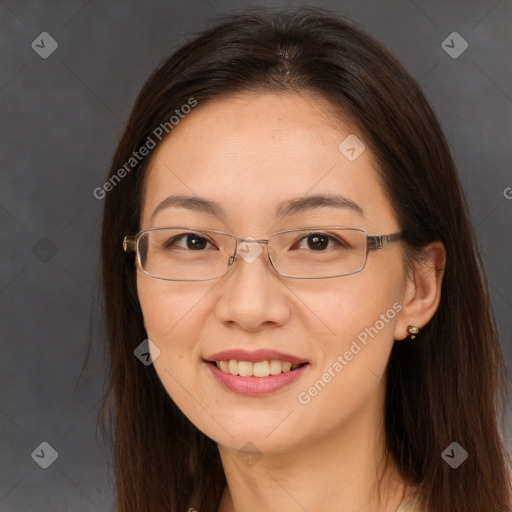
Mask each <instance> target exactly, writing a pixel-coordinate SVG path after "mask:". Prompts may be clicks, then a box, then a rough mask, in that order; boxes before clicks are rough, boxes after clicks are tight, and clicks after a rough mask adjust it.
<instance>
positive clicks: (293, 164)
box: [141, 93, 393, 228]
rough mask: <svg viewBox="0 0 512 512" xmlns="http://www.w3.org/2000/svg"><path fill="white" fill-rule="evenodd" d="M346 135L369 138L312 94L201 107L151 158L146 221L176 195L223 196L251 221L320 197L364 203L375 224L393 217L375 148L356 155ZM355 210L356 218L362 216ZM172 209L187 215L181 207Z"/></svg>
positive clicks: (229, 207)
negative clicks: (291, 201)
mask: <svg viewBox="0 0 512 512" xmlns="http://www.w3.org/2000/svg"><path fill="white" fill-rule="evenodd" d="M347 137H348V139H347ZM354 137H357V138H354ZM346 140H348V141H349V142H350V143H351V144H352V146H353V143H354V141H356V144H358V142H357V140H360V141H362V140H363V137H362V136H361V134H360V133H358V132H357V130H356V129H355V127H354V126H353V125H352V124H350V122H348V121H346V120H345V121H344V120H343V119H342V118H341V116H340V115H337V114H336V113H335V111H334V109H333V107H332V105H331V104H329V103H328V102H327V101H326V100H324V99H322V98H319V97H315V96H312V95H310V94H302V93H301V94H292V93H259V94H255V93H252V94H243V95H236V96H230V97H226V98H222V99H219V100H215V101H210V102H208V103H205V104H204V105H201V104H199V105H198V106H197V107H196V108H195V109H194V110H193V111H192V112H191V113H190V114H188V115H187V116H186V117H185V118H184V119H182V120H181V121H180V123H179V124H178V125H177V126H176V127H175V128H174V129H173V130H172V132H171V133H170V135H169V136H167V138H165V139H164V140H163V142H162V143H161V144H160V145H159V147H158V148H157V149H156V150H155V153H154V154H153V156H152V158H151V161H150V163H149V165H148V171H147V173H146V176H145V179H144V195H143V212H142V219H141V225H143V226H144V227H149V225H148V223H149V222H150V218H151V214H152V213H153V211H154V209H155V208H157V207H158V205H159V204H160V203H161V202H162V201H163V200H165V199H166V197H168V196H170V195H176V194H181V195H187V196H200V197H202V198H207V199H210V200H212V201H215V202H217V203H219V204H220V205H221V206H222V209H223V210H224V211H225V213H226V214H227V215H228V216H230V217H231V218H236V219H237V220H238V219H240V222H242V221H244V222H245V226H248V225H252V226H256V224H257V223H258V221H259V220H260V219H261V221H262V222H265V221H267V222H270V221H272V220H275V219H273V218H272V217H273V215H274V211H275V208H276V205H278V204H279V203H282V202H283V200H286V199H288V198H297V197H304V196H310V195H318V194H339V195H342V196H344V197H346V198H348V199H350V200H351V201H353V202H355V203H357V204H358V205H359V206H360V207H361V209H363V210H364V211H365V218H366V221H367V222H368V223H369V224H367V225H366V226H364V227H367V228H368V227H369V228H371V226H372V222H373V221H372V218H373V219H378V218H380V219H381V220H382V221H386V218H387V220H388V221H392V220H393V216H392V214H391V207H390V205H389V203H388V201H387V199H386V197H385V196H384V193H383V191H382V189H381V187H380V184H379V181H378V179H377V171H376V167H375V165H376V164H375V162H374V159H373V157H372V155H371V152H370V151H369V149H368V148H367V147H366V149H364V151H363V152H362V153H361V154H360V155H359V156H358V157H357V158H356V159H355V160H351V159H349V158H347V156H346V154H345V153H344V152H343V150H344V149H346V148H345V146H346V144H345V145H344V143H343V141H346ZM340 144H342V145H341V149H342V150H340ZM361 147H362V146H361ZM357 149H359V150H360V149H361V148H358V147H356V150H357ZM369 198H370V199H369ZM349 210H350V209H347V212H346V215H348V218H350V216H351V215H356V213H357V212H356V211H355V209H353V211H352V212H350V211H349ZM162 212H164V210H162ZM267 212H268V213H267ZM172 213H173V215H183V214H184V212H183V209H182V208H181V207H180V208H178V207H172ZM158 215H160V213H159V214H158ZM162 216H165V213H162ZM203 217H204V216H203ZM352 218H355V217H352ZM361 227H363V226H361Z"/></svg>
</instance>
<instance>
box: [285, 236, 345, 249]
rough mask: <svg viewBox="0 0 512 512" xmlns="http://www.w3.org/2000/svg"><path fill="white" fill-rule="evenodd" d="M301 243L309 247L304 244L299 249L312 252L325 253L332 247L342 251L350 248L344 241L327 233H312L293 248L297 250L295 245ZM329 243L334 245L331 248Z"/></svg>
mask: <svg viewBox="0 0 512 512" xmlns="http://www.w3.org/2000/svg"><path fill="white" fill-rule="evenodd" d="M301 241H305V242H306V244H307V247H304V246H303V244H300V245H301V246H299V247H298V248H299V249H310V250H312V251H323V250H325V249H328V248H332V247H338V248H341V249H343V248H345V249H349V248H350V246H349V244H348V243H347V242H345V241H344V240H343V239H341V238H339V237H334V236H331V235H328V234H327V233H310V234H308V235H307V236H305V237H302V238H301V239H300V240H298V241H297V242H296V243H295V244H294V246H293V248H295V245H297V244H298V243H299V242H301ZM329 242H332V244H333V245H331V246H329Z"/></svg>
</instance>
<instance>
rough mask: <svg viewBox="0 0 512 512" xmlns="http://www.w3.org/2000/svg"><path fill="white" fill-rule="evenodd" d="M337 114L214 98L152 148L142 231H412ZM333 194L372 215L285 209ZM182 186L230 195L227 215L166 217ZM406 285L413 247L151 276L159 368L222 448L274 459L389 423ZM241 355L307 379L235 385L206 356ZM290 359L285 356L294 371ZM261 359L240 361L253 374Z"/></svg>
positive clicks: (200, 193) (143, 293)
mask: <svg viewBox="0 0 512 512" xmlns="http://www.w3.org/2000/svg"><path fill="white" fill-rule="evenodd" d="M329 112H331V110H330V109H329V105H327V104H326V103H324V100H322V99H319V98H318V97H314V96H310V95H305V94H301V95H296V94H291V93H280V94H270V93H260V94H251V95H247V94H246V95H237V96H232V97H229V98H226V99H222V100H218V101H215V102H210V103H207V104H204V105H201V104H199V105H198V106H197V107H196V108H195V109H194V110H193V111H192V112H191V113H190V114H189V115H188V116H187V117H186V118H185V119H183V120H181V121H180V123H179V125H177V126H176V127H175V128H174V129H173V131H172V133H171V135H170V136H169V137H168V138H167V139H165V140H164V141H163V142H162V143H161V144H160V146H159V147H158V148H157V150H156V153H155V154H154V155H153V157H152V160H151V163H150V165H149V168H148V173H147V175H146V177H145V190H144V198H143V211H142V216H141V223H140V228H141V229H147V228H152V227H170V226H193V227H201V228H203V229H207V228H210V229H214V230H220V231H227V232H230V233H233V234H235V235H236V236H238V237H244V238H248V237H252V238H254V239H268V237H269V236H270V235H271V234H273V233H275V232H277V231H282V230H287V229H293V228H301V227H308V226H323V225H325V226H329V225H330V226H346V227H353V228H360V229H363V230H365V231H366V232H367V233H368V234H369V235H380V234H389V233H394V232H397V231H400V226H399V225H398V223H397V221H396V218H395V215H394V213H393V210H392V207H391V204H390V202H389V200H388V199H387V197H386V196H385V194H384V191H383V189H382V187H381V185H380V184H379V182H378V180H377V173H376V170H375V166H376V163H375V161H374V160H373V158H372V155H371V153H370V150H369V149H368V148H366V149H365V150H363V151H362V153H361V154H360V155H359V156H357V155H358V153H359V152H360V151H361V149H362V146H360V145H359V143H358V142H357V141H356V142H354V140H355V139H353V138H349V139H348V140H347V141H346V142H345V143H343V144H342V145H341V149H339V146H340V143H342V141H344V140H345V139H346V138H347V137H348V136H350V135H352V136H353V135H356V136H357V137H358V138H359V139H360V140H362V136H361V135H360V134H359V133H358V132H357V131H356V129H355V128H354V127H353V126H351V125H350V124H342V123H341V122H339V121H338V120H335V119H334V118H333V117H330V121H329V119H328V114H329ZM363 142H364V141H363ZM352 148H354V149H353V150H352ZM355 157H356V158H355ZM333 194H336V195H339V196H343V197H344V198H346V199H348V200H350V201H351V202H352V203H355V204H356V205H358V207H359V209H360V211H358V209H357V208H355V207H349V206H343V205H342V206H333V205H330V206H326V205H323V206H322V205H321V204H320V202H317V203H316V204H317V206H316V207H312V208H309V209H305V210H299V209H295V210H292V212H291V213H289V214H288V215H286V216H284V217H282V218H277V217H276V206H277V205H279V204H282V203H283V201H284V202H286V201H294V200H298V199H304V198H307V197H311V196H322V195H333ZM172 195H181V196H197V197H200V198H202V199H205V200H208V201H211V202H214V203H217V204H218V205H219V206H220V207H221V208H222V210H223V212H224V213H225V217H222V216H220V215H219V216H216V215H215V214H212V213H209V212H205V211H199V209H197V208H196V209H189V208H186V207H183V206H177V205H174V206H168V207H165V208H160V209H159V211H158V213H156V214H155V215H154V216H153V212H154V211H155V209H156V208H157V207H158V205H160V203H161V202H162V201H164V200H165V199H166V198H168V197H169V196H172ZM181 246H185V247H186V244H184V243H183V242H182V243H181ZM302 247H303V248H304V249H305V250H307V249H308V244H307V243H304V244H303V245H302ZM226 265H227V261H226ZM405 289H406V275H405V268H404V263H403V256H402V248H401V244H400V242H399V243H393V244H390V245H388V246H387V247H385V248H383V249H381V250H377V251H370V252H369V254H368V260H367V263H366V267H365V268H364V269H363V270H362V271H361V272H358V273H355V274H352V275H346V276H343V277H336V278H330V279H302V280H300V279H292V278H287V277H282V276H280V275H278V274H277V273H276V272H275V271H274V270H273V268H272V267H271V265H270V263H269V261H268V258H267V253H266V250H264V251H263V253H262V254H261V255H260V256H259V257H257V258H256V259H255V260H254V261H249V260H247V261H246V260H244V259H243V258H241V257H238V259H237V261H236V262H235V265H234V268H232V269H231V270H230V272H229V273H228V274H227V275H225V276H224V277H221V278H219V279H214V280H210V281H202V282H201V281H198V282H190V281H182V282H180V281H165V280H160V279H155V278H152V277H149V276H147V275H145V274H144V273H142V272H140V271H138V272H137V290H138V295H139V300H140V304H141V307H142V312H143V315H144V323H145V328H146V332H147V335H148V338H149V339H150V340H151V341H152V342H153V343H154V344H155V345H156V346H157V347H158V348H159V350H160V355H159V356H158V357H156V358H155V360H154V362H153V364H154V367H155V370H156V372H157V373H158V376H159V378H160V379H161V382H162V384H163V386H164V387H165V389H166V390H167V392H168V393H169V395H170V396H171V397H172V399H173V400H174V402H175V403H176V404H177V405H178V407H179V408H180V409H181V410H182V411H183V413H184V414H185V415H186V416H187V417H188V418H189V419H190V420H191V421H192V422H193V423H194V424H195V425H196V426H197V427H198V428H199V429H200V430H201V431H203V432H204V433H205V434H206V435H207V436H209V437H211V438H212V439H214V440H215V441H217V442H218V443H219V444H220V445H222V446H225V447H229V448H233V449H236V450H239V449H241V448H242V447H244V446H245V447H246V449H247V450H248V451H251V450H252V449H257V450H258V451H260V452H262V453H279V452H286V451H289V450H291V449H300V448H301V446H302V447H304V446H306V445H311V444H312V443H317V442H319V441H321V440H322V439H324V438H327V437H328V436H333V434H334V433H339V432H345V433H348V432H350V431H351V430H352V429H354V428H365V427H363V425H366V426H368V425H373V424H375V425H376V423H375V419H376V418H379V417H380V416H381V414H382V410H383V404H384V402H383V400H384V382H385V379H384V371H385V367H386V363H387V360H388V357H389V353H390V350H391V348H392V345H393V340H394V337H395V334H396V332H397V329H398V324H397V319H398V318H399V316H400V314H399V311H400V309H401V303H402V301H403V299H404V294H405ZM400 329H402V330H403V327H400ZM396 337H397V338H400V337H401V338H403V337H404V335H403V333H402V332H398V335H397V336H396ZM141 341H142V340H141ZM227 350H229V351H231V350H242V351H245V352H246V354H245V355H240V354H234V356H239V357H233V360H242V361H244V360H245V361H247V362H248V363H251V362H259V363H262V364H260V365H259V366H258V370H257V371H258V372H259V371H262V372H263V373H265V372H268V371H269V369H272V368H273V371H274V372H276V371H277V372H278V371H279V368H278V366H279V363H276V362H273V363H272V362H271V361H272V360H274V361H276V360H277V361H278V360H279V359H282V360H283V361H286V360H287V359H288V360H292V361H290V362H293V361H298V362H307V364H306V365H304V366H303V367H301V368H300V369H299V370H294V372H296V373H293V375H294V377H293V378H290V376H289V375H286V374H281V376H280V377H278V376H277V375H276V376H274V375H271V376H269V377H254V376H253V377H247V376H233V375H231V374H229V375H228V373H229V372H228V373H223V377H224V378H219V375H220V372H222V371H223V370H221V369H218V370H215V369H214V368H213V365H211V364H210V363H208V362H206V361H207V360H211V359H212V357H211V356H212V355H214V354H216V353H219V352H223V351H227ZM270 351H275V352H274V353H271V352H270ZM276 352H277V353H280V354H281V355H279V354H277V353H276ZM223 357H224V358H229V357H230V355H229V354H228V355H227V356H223ZM265 360H267V361H270V363H269V366H268V367H267V366H266V363H264V362H263V361H265ZM228 366H229V364H228ZM286 366H287V365H286V362H285V363H284V364H283V363H281V371H282V370H283V369H284V370H286V369H287V368H286ZM242 367H243V368H244V370H242ZM247 368H249V369H250V368H251V366H250V365H249V366H248V365H247V364H246V363H243V364H241V365H239V369H240V371H241V372H242V373H243V372H244V371H245V369H247ZM252 368H253V370H254V369H255V366H253V367H252ZM231 369H232V370H233V369H234V371H236V364H235V363H231ZM230 375H231V376H230ZM258 379H260V380H261V382H262V384H261V385H260V384H259V382H260V380H258ZM265 379H270V380H268V383H272V382H277V384H276V385H275V386H273V385H270V384H268V383H263V381H264V380H265ZM257 380H258V381H257ZM225 382H227V383H228V384H225ZM244 382H245V383H247V384H244ZM255 389H259V390H260V391H259V392H256V391H255ZM247 443H251V444H250V445H247Z"/></svg>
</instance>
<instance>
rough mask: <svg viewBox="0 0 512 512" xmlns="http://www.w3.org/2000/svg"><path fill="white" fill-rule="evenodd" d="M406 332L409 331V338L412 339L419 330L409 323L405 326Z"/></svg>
mask: <svg viewBox="0 0 512 512" xmlns="http://www.w3.org/2000/svg"><path fill="white" fill-rule="evenodd" d="M407 332H408V333H409V336H410V338H411V340H413V339H414V338H416V334H418V333H419V332H420V330H419V328H418V327H416V326H415V325H409V327H407Z"/></svg>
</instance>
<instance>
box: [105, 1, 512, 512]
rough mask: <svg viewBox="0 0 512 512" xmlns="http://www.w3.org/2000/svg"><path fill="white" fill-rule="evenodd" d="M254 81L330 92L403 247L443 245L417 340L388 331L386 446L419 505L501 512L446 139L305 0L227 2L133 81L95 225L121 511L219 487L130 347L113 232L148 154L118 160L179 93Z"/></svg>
mask: <svg viewBox="0 0 512 512" xmlns="http://www.w3.org/2000/svg"><path fill="white" fill-rule="evenodd" d="M258 90H259V91H290V92H297V93H301V92H303V91H308V92H314V93H316V94H317V95H319V96H321V97H323V98H326V99H327V100H329V101H330V103H331V104H332V105H333V106H334V107H335V108H337V109H338V110H339V111H340V112H342V113H343V114H344V115H345V116H347V117H348V118H349V119H350V120H351V121H352V122H353V123H354V124H355V125H356V126H357V127H358V129H359V130H360V133H361V134H362V135H363V136H364V138H365V143H367V145H368V146H369V148H370V149H371V151H372V153H373V155H374V157H375V159H376V161H377V163H378V164H379V167H380V169H379V172H380V179H381V181H382V185H383V186H384V188H385V190H386V192H387V194H388V197H389V199H390V201H391V203H392V205H393V207H394V209H395V211H396V215H397V219H398V222H399V224H400V225H401V228H402V229H403V230H404V231H405V232H406V233H407V237H406V240H405V244H406V247H407V253H408V258H416V257H420V255H421V249H422V248H423V247H424V246H425V245H426V244H428V243H430V242H432V241H436V240H440V241H441V242H442V243H443V244H444V246H445V247H446V251H447V264H446V269H445V275H444V280H443V286H442V297H441V302H440V305H439V308H438V311H437V312H436V314H435V315H434V317H433V318H432V320H431V321H430V322H429V323H428V325H426V326H425V328H424V329H423V330H422V332H421V334H420V335H419V337H418V339H417V340H416V341H415V342H414V343H398V342H397V343H395V346H394V347H393V350H392V353H391V356H390V360H389V366H388V378H387V391H386V393H387V395H386V404H385V428H386V442H387V446H386V448H387V452H388V455H389V456H392V457H394V458H395V459H396V461H397V463H398V465H399V468H400V470H401V472H402V474H403V476H404V478H405V479H406V480H407V481H408V482H410V483H411V484H413V485H415V486H417V489H418V494H419V496H420V499H421V504H422V506H423V508H424V510H428V511H435V512H438V511H446V510H450V511H451V512H471V511H474V512H482V511H484V510H485V511H487V510H489V511H490V510H492V511H493V512H510V510H511V509H512V498H511V494H512V493H511V483H510V475H509V464H508V461H509V458H508V454H507V451H506V448H505V447H504V444H503V435H504V434H503V432H502V429H500V427H499V423H498V417H499V414H500V413H502V411H503V410H504V405H505V391H506V380H505V375H506V372H505V366H504V363H503V356H502V353H501V348H500V341H499V338H498V335H497V329H496V326H495V322H494V319H493V314H492V311H491V306H490V300H489V295H488V287H487V282H486V277H485V272H484V269H483V265H482V263H481V261H480V258H479V255H478V252H477V249H476V240H475V237H474V234H473V232H472V228H471V224H470V221H469V215H468V210H467V205H466V202H465V199H464V196H463V193H462V189H461V185H460V183H459V179H458V176H457V171H456V168H455V165H454V162H453V159H452V156H451V153H450V150H449V147H448V144H447V142H446V140H445V137H444V135H443V133H442V130H441V127H440V125H439V123H438V120H437V119H436V116H435V114H434V112H433V109H432V108H431V106H430V105H429V103H428V101H427V100H426V98H425V96H424V95H423V93H422V91H421V89H420V87H419V85H418V84H417V83H416V82H415V81H414V79H413V78H412V77H411V76H410V75H409V74H408V73H407V71H406V70H405V69H404V68H403V67H402V65H401V64H400V63H399V62H398V61H397V60H396V59H395V58H394V57H393V56H392V55H390V53H389V52H388V51H387V50H386V49H385V48H384V47H383V46H382V44H380V43H379V42H378V41H376V40H374V39H373V38H372V37H370V36H369V35H367V34H366V33H365V32H364V31H362V30H361V29H359V28H358V27H357V26H355V24H354V23H353V22H350V21H348V20H346V19H344V18H342V17H340V16H339V15H334V14H333V13H331V12H328V11H325V10H320V9H314V8H308V9H300V10H295V11H280V12H275V11H271V10H268V9H256V10H251V11H246V12H242V13H238V14H234V15H231V16H229V17H228V18H227V19H223V20H222V21H221V22H220V23H217V24H216V25H215V26H214V27H213V28H211V29H208V30H206V31H205V32H203V33H202V34H200V35H199V36H197V37H195V38H194V39H193V40H192V41H191V42H189V43H187V44H186V45H184V46H183V47H181V48H180V49H178V50H177V51H176V52H175V53H174V54H173V55H171V56H170V57H169V58H168V59H167V60H165V61H164V62H163V63H162V64H161V65H160V66H159V67H158V69H156V71H155V72H154V73H153V74H152V75H151V76H150V77H149V79H148V80H147V82H146V83H145V85H144V87H143V88H142V90H141V92H140V94H139V96H138V98H137V100H136V103H135V105H134V107H133V110H132V112H131V115H130V118H129V120H128V122H127V125H126V129H125V131H124V133H123V135H122V137H121V140H120V142H119V145H118V147H117V150H116V152H115V156H114V159H113V162H112V167H111V170H110V174H109V180H110V186H108V190H107V188H105V190H106V192H105V194H104V196H105V198H104V200H105V205H104V207H105V210H104V220H103V232H102V263H103V285H104V298H105V302H106V323H107V336H108V344H109V357H110V361H109V362H110V374H109V388H108V392H107V393H106V396H105V400H104V404H103V408H102V411H101V420H102V421H103V422H104V424H106V423H107V417H108V426H109V433H110V435H111V442H112V449H113V457H114V464H115V479H116V492H117V510H118V511H119V512H128V511H133V512H145V511H148V512H149V511H151V512H156V511H164V510H166V511H175V512H178V511H179V512H182V511H186V510H188V509H189V508H190V507H193V508H195V509H196V510H198V511H199V512H213V511H216V510H217V507H218V504H219V501H220V497H221V494H222V491H223V489H224V486H225V484H226V480H225V476H224V473H223V469H222V465H221V462H220V457H219V453H218V450H217V445H216V443H215V442H214V441H213V440H211V439H210V438H208V437H206V436H205V435H204V434H203V433H202V432H200V431H199V430H198V429H197V428H196V427H195V426H194V425H193V424H192V423H191V422H190V421H189V420H188V419H187V418H186V417H185V416H184V415H183V414H182V412H181V411H180V410H179V409H178V408H177V406H176V405H175V404H174V402H173V401H172V399H171V398H170V397H169V396H168V394H167V392H166V391H165V389H164V387H163V386H162V384H161V382H160V380H159V378H158V376H157V374H156V372H155V370H154V368H153V366H152V365H149V366H145V365H143V364H141V362H140V361H139V360H138V359H137V358H136V357H135V356H134V349H135V348H136V347H137V346H138V345H139V344H140V343H141V342H142V341H143V340H144V339H146V338H147V335H146V333H145V330H144V325H143V317H142V313H141V308H140V305H139V302H138V298H137V294H136V287H135V266H134V261H133V258H132V257H130V256H129V255H125V254H124V253H123V250H122V239H123V236H124V235H133V234H135V233H137V232H138V230H139V219H140V212H141V184H142V179H143V176H144V171H145V169H146V164H147V162H148V161H149V159H150V157H151V153H152V152H151V150H150V151H149V152H148V154H147V156H145V157H144V158H141V161H140V166H139V167H138V168H136V169H135V168H134V169H133V170H132V169H131V168H130V167H127V165H126V163H127V162H129V161H130V158H134V156H133V155H134V153H137V152H138V151H139V149H140V148H141V147H142V146H144V145H146V146H148V140H149V139H148V137H151V138H152V139H153V140H155V137H154V133H155V131H154V130H155V128H157V127H158V126H161V125H162V123H165V122H168V121H169V119H170V118H171V117H172V116H173V114H174V113H175V111H176V110H179V109H180V108H181V107H182V106H183V105H185V104H190V101H191V100H192V101H197V103H198V104H199V105H201V104H204V103H205V102H207V101H210V100H212V99H214V98H219V97H221V96H226V95H228V94H230V93H236V92H241V91H258ZM168 131H170V129H169V130H168ZM169 136H170V137H172V131H170V134H169ZM137 155H138V156H137V158H140V153H137ZM132 164H133V161H132V163H131V164H130V165H132ZM123 166H124V169H125V171H126V172H120V171H119V170H120V169H122V168H123ZM452 442H457V443H459V444H460V445H461V446H462V447H463V448H464V449H465V450H466V452H468V454H469V456H468V458H467V460H466V461H465V462H464V463H463V464H462V465H460V466H459V467H458V468H457V469H452V468H451V467H450V466H449V465H448V464H447V463H446V462H445V461H444V460H443V458H442V457H441V454H442V452H443V451H444V450H445V449H446V448H447V447H448V446H449V445H450V444H451V443H452Z"/></svg>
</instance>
